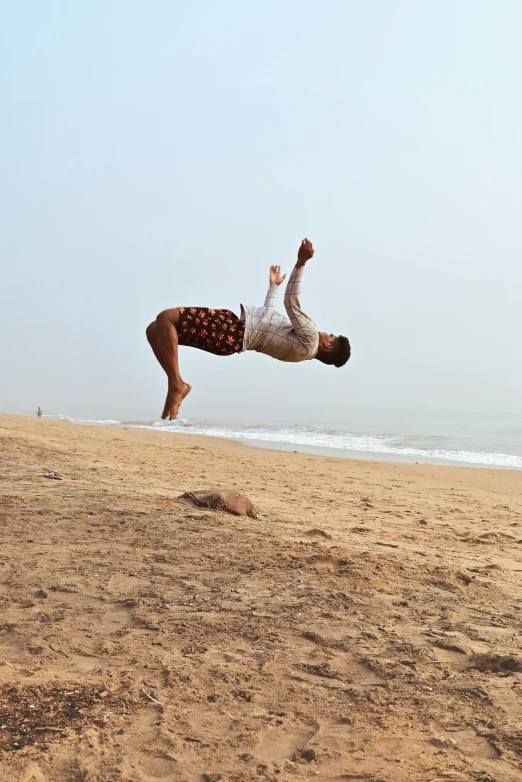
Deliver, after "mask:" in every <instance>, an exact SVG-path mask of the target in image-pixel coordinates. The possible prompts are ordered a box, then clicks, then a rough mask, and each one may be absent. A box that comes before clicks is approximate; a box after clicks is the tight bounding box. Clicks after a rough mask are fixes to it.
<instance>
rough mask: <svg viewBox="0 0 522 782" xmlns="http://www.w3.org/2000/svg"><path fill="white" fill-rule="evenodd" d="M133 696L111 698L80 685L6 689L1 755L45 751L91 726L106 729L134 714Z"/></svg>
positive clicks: (1, 701)
mask: <svg viewBox="0 0 522 782" xmlns="http://www.w3.org/2000/svg"><path fill="white" fill-rule="evenodd" d="M134 703H135V701H134V699H133V698H132V696H131V695H130V694H129V693H124V694H122V693H119V694H117V695H115V694H111V693H109V692H107V691H105V690H103V689H102V690H99V689H96V688H94V687H84V686H79V685H74V684H72V685H67V686H65V685H62V686H54V687H49V686H38V685H33V686H28V687H16V686H3V687H1V688H0V751H1V750H4V751H17V750H20V749H23V748H24V747H27V746H37V747H38V748H39V749H42V750H45V749H46V748H47V745H48V744H49V742H51V741H56V740H59V739H62V738H64V737H66V736H67V735H69V734H70V733H71V731H72V732H73V733H76V734H81V732H82V731H83V730H85V729H86V728H88V727H89V726H91V725H96V726H98V727H102V726H104V725H106V724H107V720H109V719H110V720H111V721H112V718H113V717H114V716H116V715H121V716H125V715H127V714H128V713H130V712H132V711H133V710H134Z"/></svg>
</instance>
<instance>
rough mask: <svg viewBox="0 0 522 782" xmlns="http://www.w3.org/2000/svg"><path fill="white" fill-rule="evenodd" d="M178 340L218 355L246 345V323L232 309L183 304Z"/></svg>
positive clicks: (228, 354)
mask: <svg viewBox="0 0 522 782" xmlns="http://www.w3.org/2000/svg"><path fill="white" fill-rule="evenodd" d="M179 313H180V319H179V325H178V342H179V344H180V345H188V346H189V347H191V348H199V349H200V350H206V351H207V352H208V353H215V354H216V356H231V355H232V354H233V353H240V352H241V350H242V349H243V336H244V333H245V324H244V323H243V321H241V320H240V319H239V318H238V317H237V315H234V313H233V312H231V311H230V310H211V309H207V308H206V307H180V308H179Z"/></svg>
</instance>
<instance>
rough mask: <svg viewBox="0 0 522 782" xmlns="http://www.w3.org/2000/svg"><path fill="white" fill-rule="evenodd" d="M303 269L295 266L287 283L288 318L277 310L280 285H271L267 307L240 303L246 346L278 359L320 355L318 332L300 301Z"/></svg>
mask: <svg viewBox="0 0 522 782" xmlns="http://www.w3.org/2000/svg"><path fill="white" fill-rule="evenodd" d="M303 270H304V266H302V267H301V268H300V269H297V268H294V270H293V272H292V274H291V275H290V279H289V280H288V283H287V285H286V290H285V309H286V312H287V315H288V318H287V317H285V316H284V315H280V314H279V312H276V310H275V304H276V299H277V289H278V287H279V286H278V285H270V287H269V289H268V293H267V295H266V299H265V306H264V307H244V306H243V305H241V314H242V319H243V320H244V322H245V336H244V340H243V350H255V351H257V352H258V353H266V354H267V355H268V356H272V358H277V359H279V361H308V360H309V359H311V358H314V357H315V356H316V355H317V350H318V347H319V333H318V331H317V328H316V326H315V323H314V322H313V321H312V320H311V319H310V318H309V317H308V315H305V313H304V312H303V310H302V309H301V304H300V301H299V295H300V293H301V278H302V276H303Z"/></svg>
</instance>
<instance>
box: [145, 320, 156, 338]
mask: <svg viewBox="0 0 522 782" xmlns="http://www.w3.org/2000/svg"><path fill="white" fill-rule="evenodd" d="M145 334H146V335H147V339H148V341H149V342H150V343H152V342H153V341H154V340H155V339H156V321H155V320H153V321H152V323H149V325H148V326H147V328H146V329H145Z"/></svg>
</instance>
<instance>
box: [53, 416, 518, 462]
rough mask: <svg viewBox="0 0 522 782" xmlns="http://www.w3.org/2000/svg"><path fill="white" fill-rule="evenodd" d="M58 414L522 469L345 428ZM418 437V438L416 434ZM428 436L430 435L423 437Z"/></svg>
mask: <svg viewBox="0 0 522 782" xmlns="http://www.w3.org/2000/svg"><path fill="white" fill-rule="evenodd" d="M46 417H48V418H59V419H61V420H66V421H70V422H71V423H82V424H97V425H98V426H123V425H125V426H128V427H132V428H138V429H155V430H161V431H164V432H181V433H183V432H184V433H186V434H201V435H207V436H209V437H222V438H225V439H229V440H239V441H247V442H248V441H257V442H264V443H273V444H277V443H281V444H285V445H296V446H301V447H302V448H305V449H306V448H329V449H333V450H334V451H349V452H352V453H354V452H355V453H359V454H365V455H367V457H371V454H380V455H383V456H390V457H393V456H400V457H406V458H408V457H410V459H411V460H412V461H413V460H422V459H436V460H442V461H449V462H460V463H463V464H475V465H481V466H490V467H510V468H515V469H522V456H519V455H517V454H508V453H497V452H488V451H471V450H464V449H458V448H430V447H425V448H419V447H417V446H416V445H415V446H414V445H412V444H411V443H409V442H408V440H407V439H406V438H404V437H390V436H385V435H374V434H354V433H351V432H346V431H342V430H327V429H320V428H316V427H313V426H286V427H284V426H281V427H276V426H239V425H235V426H223V425H219V424H214V423H213V422H210V421H209V422H205V421H199V422H197V421H189V420H187V419H184V418H181V419H178V420H176V421H150V422H148V421H144V422H139V421H134V422H132V421H128V422H122V421H114V420H88V419H81V418H72V417H69V416H63V415H59V416H46ZM417 439H419V438H417ZM424 439H426V440H429V438H428V437H426V438H424Z"/></svg>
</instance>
